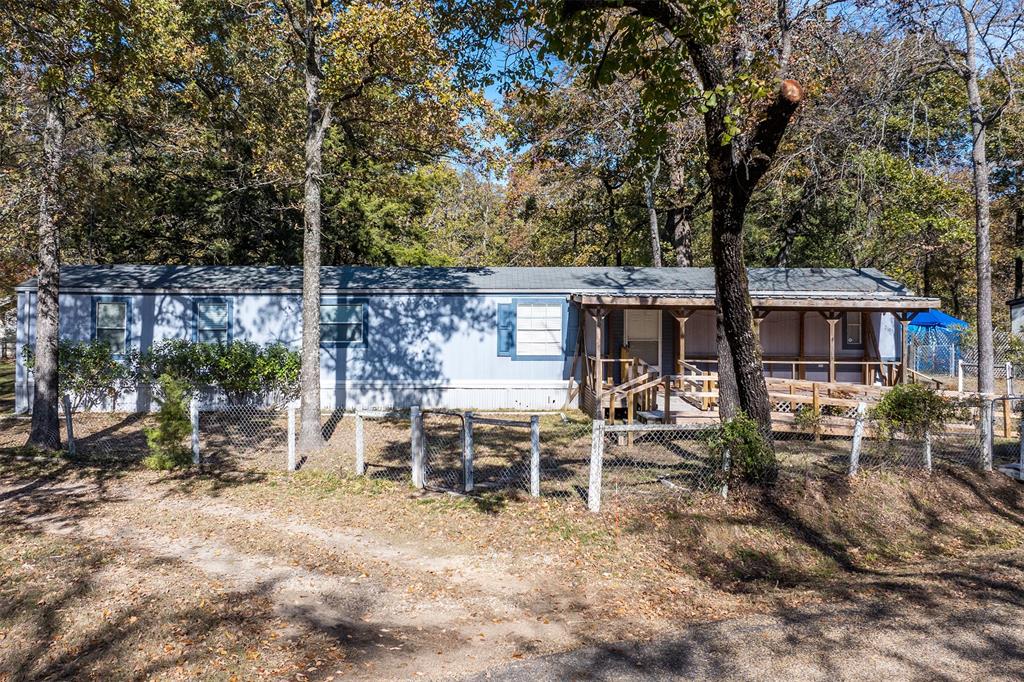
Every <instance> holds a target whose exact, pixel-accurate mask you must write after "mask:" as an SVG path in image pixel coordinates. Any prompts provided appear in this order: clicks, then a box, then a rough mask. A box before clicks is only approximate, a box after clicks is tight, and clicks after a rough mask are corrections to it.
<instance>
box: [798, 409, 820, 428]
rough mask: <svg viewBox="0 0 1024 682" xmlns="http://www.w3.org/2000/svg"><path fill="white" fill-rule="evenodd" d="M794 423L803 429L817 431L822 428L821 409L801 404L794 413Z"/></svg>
mask: <svg viewBox="0 0 1024 682" xmlns="http://www.w3.org/2000/svg"><path fill="white" fill-rule="evenodd" d="M793 424H795V425H796V427H797V428H798V429H800V430H801V431H814V432H817V431H818V429H820V428H821V410H815V409H814V408H813V407H810V406H809V405H801V406H800V407H798V408H797V410H796V412H794V413H793Z"/></svg>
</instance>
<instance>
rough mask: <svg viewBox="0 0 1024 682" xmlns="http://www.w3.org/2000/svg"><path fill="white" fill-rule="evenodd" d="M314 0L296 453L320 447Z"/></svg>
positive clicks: (308, 26) (309, 26) (322, 127)
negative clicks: (299, 408) (299, 397)
mask: <svg viewBox="0 0 1024 682" xmlns="http://www.w3.org/2000/svg"><path fill="white" fill-rule="evenodd" d="M315 11H316V8H315V3H314V2H313V0H306V15H305V34H304V39H305V58H306V59H305V69H304V71H305V80H306V148H305V156H306V173H305V180H304V197H303V207H302V208H303V226H304V229H303V234H302V367H301V369H300V371H299V390H300V394H301V397H302V408H301V417H300V419H301V427H302V428H301V435H300V437H299V442H298V450H299V452H304V453H308V452H312V451H315V450H318V449H320V448H322V447H323V444H324V439H323V433H322V432H321V424H320V180H321V178H320V175H321V171H322V169H323V163H322V157H323V144H324V134H325V133H326V132H327V128H328V126H330V121H331V111H330V106H329V105H326V106H325V105H324V104H323V102H321V97H320V78H321V73H320V48H319V45H318V41H317V28H316V22H315V19H314V16H315Z"/></svg>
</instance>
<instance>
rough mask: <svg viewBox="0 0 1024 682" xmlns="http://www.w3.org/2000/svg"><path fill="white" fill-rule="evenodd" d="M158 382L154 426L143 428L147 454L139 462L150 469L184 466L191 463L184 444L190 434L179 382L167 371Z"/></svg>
mask: <svg viewBox="0 0 1024 682" xmlns="http://www.w3.org/2000/svg"><path fill="white" fill-rule="evenodd" d="M159 384H160V391H159V392H158V395H157V396H156V399H157V402H158V403H159V404H160V410H159V411H158V412H157V414H156V420H157V426H156V428H153V429H146V442H147V444H148V445H149V456H147V457H146V458H145V459H144V460H143V462H142V463H143V464H144V465H145V466H146V467H148V468H150V469H155V470H158V471H166V470H168V469H176V468H178V467H186V466H188V465H189V464H190V463H191V462H192V453H191V452H190V450H189V448H188V447H186V446H185V441H186V439H187V438H188V437H189V436H190V435H191V433H192V420H191V418H190V416H189V410H188V398H187V394H186V391H185V387H184V385H183V383H182V382H181V381H180V380H178V379H176V378H174V377H172V376H171V375H169V374H162V375H160V379H159Z"/></svg>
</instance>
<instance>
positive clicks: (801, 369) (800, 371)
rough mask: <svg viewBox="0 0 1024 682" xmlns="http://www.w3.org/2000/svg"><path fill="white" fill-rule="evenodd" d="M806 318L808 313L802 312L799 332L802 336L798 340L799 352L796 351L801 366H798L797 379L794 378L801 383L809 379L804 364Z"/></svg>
mask: <svg viewBox="0 0 1024 682" xmlns="http://www.w3.org/2000/svg"><path fill="white" fill-rule="evenodd" d="M806 317H807V313H806V312H803V311H801V312H800V328H799V331H798V333H799V334H800V338H798V339H797V351H796V359H797V360H798V361H799V364H798V365H797V370H796V371H797V375H796V376H795V377H793V378H794V379H800V380H801V381H803V380H804V379H805V378H807V366H806V365H805V364H804V361H805V360H806V354H805V352H804V318H806Z"/></svg>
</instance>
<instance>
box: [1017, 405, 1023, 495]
mask: <svg viewBox="0 0 1024 682" xmlns="http://www.w3.org/2000/svg"><path fill="white" fill-rule="evenodd" d="M1017 428H1018V429H1019V432H1020V437H1019V438H1018V440H1019V441H1020V443H1019V444H1018V446H1017V480H1024V412H1021V414H1020V421H1018V422H1017Z"/></svg>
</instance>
